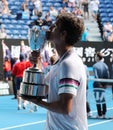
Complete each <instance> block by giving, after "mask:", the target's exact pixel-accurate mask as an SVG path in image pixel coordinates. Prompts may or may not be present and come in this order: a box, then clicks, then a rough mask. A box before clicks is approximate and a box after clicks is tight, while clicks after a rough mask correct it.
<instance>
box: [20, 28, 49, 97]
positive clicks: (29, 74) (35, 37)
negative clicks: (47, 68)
mask: <svg viewBox="0 0 113 130" xmlns="http://www.w3.org/2000/svg"><path fill="white" fill-rule="evenodd" d="M45 41H46V30H45V29H37V28H33V29H30V31H29V46H30V47H31V49H32V50H33V51H38V52H39V53H40V48H42V47H43V46H44V44H45ZM44 78H45V75H44V72H42V71H41V70H40V69H39V68H38V67H37V64H34V65H33V67H31V68H28V69H26V70H25V71H24V75H23V81H22V83H21V88H20V93H21V95H22V96H30V97H35V98H37V97H38V98H45V97H46V85H45V83H44Z"/></svg>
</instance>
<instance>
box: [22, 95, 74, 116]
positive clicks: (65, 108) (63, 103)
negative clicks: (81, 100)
mask: <svg viewBox="0 0 113 130" xmlns="http://www.w3.org/2000/svg"><path fill="white" fill-rule="evenodd" d="M24 99H25V100H28V101H31V102H33V103H35V104H37V105H39V106H41V107H44V108H46V109H48V110H50V111H52V112H56V113H62V114H69V113H70V112H71V110H72V100H73V95H72V94H68V93H63V94H60V95H59V100H57V101H55V102H51V103H48V102H45V101H43V100H40V99H34V98H26V97H24Z"/></svg>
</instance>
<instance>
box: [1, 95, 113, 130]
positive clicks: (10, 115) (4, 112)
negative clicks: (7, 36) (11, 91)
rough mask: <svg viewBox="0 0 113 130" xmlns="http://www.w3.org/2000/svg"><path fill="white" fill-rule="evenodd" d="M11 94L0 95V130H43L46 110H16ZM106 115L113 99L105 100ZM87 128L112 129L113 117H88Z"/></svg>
mask: <svg viewBox="0 0 113 130" xmlns="http://www.w3.org/2000/svg"><path fill="white" fill-rule="evenodd" d="M12 98H13V95H10V96H9V95H8V96H0V130H43V129H44V125H45V121H46V112H47V111H46V110H45V109H44V108H41V107H38V110H37V111H36V112H32V113H31V112H29V104H28V106H27V108H26V109H21V110H17V100H12ZM90 105H91V109H92V113H93V114H94V115H96V107H95V103H94V102H92V101H91V102H90ZM107 110H108V112H107V115H106V116H108V117H111V116H113V101H112V99H111V100H109V101H107ZM88 129H89V130H113V119H110V120H105V119H88Z"/></svg>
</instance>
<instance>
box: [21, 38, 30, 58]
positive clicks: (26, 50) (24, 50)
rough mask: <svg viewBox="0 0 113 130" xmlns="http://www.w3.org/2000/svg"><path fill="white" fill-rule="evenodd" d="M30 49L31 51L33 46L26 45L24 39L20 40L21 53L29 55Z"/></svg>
mask: <svg viewBox="0 0 113 130" xmlns="http://www.w3.org/2000/svg"><path fill="white" fill-rule="evenodd" d="M30 51H31V48H30V47H29V46H28V45H25V42H24V40H22V41H20V53H22V54H24V55H25V56H26V57H28V55H29V52H30Z"/></svg>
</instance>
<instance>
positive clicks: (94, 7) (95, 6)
mask: <svg viewBox="0 0 113 130" xmlns="http://www.w3.org/2000/svg"><path fill="white" fill-rule="evenodd" d="M99 4H100V2H99V0H91V1H90V8H91V13H92V17H93V19H94V21H96V20H97V16H98V10H99Z"/></svg>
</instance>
